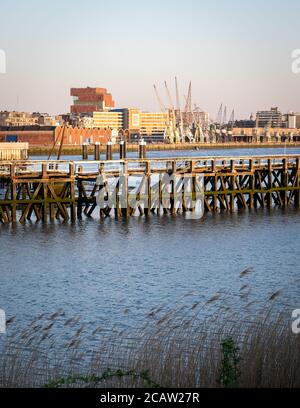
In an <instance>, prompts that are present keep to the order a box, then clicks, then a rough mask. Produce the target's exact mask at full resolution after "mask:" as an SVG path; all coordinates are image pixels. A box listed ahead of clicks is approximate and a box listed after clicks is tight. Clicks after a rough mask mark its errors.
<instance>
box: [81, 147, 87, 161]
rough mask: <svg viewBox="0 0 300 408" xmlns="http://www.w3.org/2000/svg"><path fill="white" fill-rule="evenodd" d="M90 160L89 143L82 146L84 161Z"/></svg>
mask: <svg viewBox="0 0 300 408" xmlns="http://www.w3.org/2000/svg"><path fill="white" fill-rule="evenodd" d="M87 159H88V143H83V144H82V160H87Z"/></svg>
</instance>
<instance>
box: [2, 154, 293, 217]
mask: <svg viewBox="0 0 300 408" xmlns="http://www.w3.org/2000/svg"><path fill="white" fill-rule="evenodd" d="M299 175H300V155H283V156H254V157H199V158H188V157H180V158H169V159H166V158H163V159H162V158H159V159H123V160H105V161H64V160H58V161H55V160H54V161H38V160H37V161H35V160H33V161H3V162H1V163H0V222H1V223H3V224H10V223H15V222H20V223H23V224H24V223H25V222H26V221H42V222H48V221H50V222H52V221H54V220H55V219H57V220H61V221H68V220H71V221H75V220H76V219H77V218H78V219H81V218H82V217H84V216H86V217H91V216H93V215H100V216H101V217H107V216H115V217H129V216H132V215H134V214H136V213H138V214H139V215H141V216H148V215H150V214H151V213H154V214H157V215H162V214H178V213H186V212H192V211H194V208H193V207H192V206H190V205H188V203H187V202H188V201H195V199H196V198H197V196H198V197H201V194H202V193H203V207H204V208H203V209H204V210H205V211H210V212H221V211H234V210H236V209H251V208H272V207H282V208H285V207H288V206H295V207H299V201H300V181H299V180H300V179H299ZM186 179H188V180H189V187H188V188H186V186H184V180H186ZM99 196H101V197H102V199H100V200H99ZM112 197H115V201H112V200H111V198H112Z"/></svg>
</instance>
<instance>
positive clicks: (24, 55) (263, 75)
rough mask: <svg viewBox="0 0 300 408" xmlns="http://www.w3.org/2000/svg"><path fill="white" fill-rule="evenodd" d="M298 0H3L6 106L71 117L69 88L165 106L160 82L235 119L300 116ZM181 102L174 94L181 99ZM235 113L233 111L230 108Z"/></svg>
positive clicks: (0, 38) (0, 88)
mask: <svg viewBox="0 0 300 408" xmlns="http://www.w3.org/2000/svg"><path fill="white" fill-rule="evenodd" d="M299 18H300V1H299V0H286V1H282V0H280V1H279V0H262V1H259V0H252V1H251V0H249V1H243V0H239V1H238V0H226V1H223V0H209V1H208V0H207V1H202V0H182V1H176V0H151V1H149V0H148V1H143V0H140V1H137V0H127V1H120V0H113V1H108V0H106V1H102V0H85V1H82V0H80V1H77V0H60V1H59V0H52V1H45V0H26V1H24V0H9V1H4V0H1V2H0V49H2V50H4V51H5V53H6V59H7V73H6V74H0V110H4V109H7V110H24V111H40V112H49V113H51V114H54V113H64V112H67V111H69V106H70V104H71V97H70V96H69V89H70V87H80V86H99V87H106V88H107V89H108V90H109V91H110V92H111V93H112V95H113V97H114V99H115V101H116V103H117V106H118V107H125V106H131V107H133V106H135V107H140V108H142V109H144V110H159V108H158V104H157V102H156V99H155V96H154V92H153V83H156V84H157V86H158V88H159V89H160V93H161V96H162V98H163V99H164V100H165V102H166V101H167V98H166V94H165V90H164V87H163V81H164V80H167V82H168V83H169V86H170V88H171V89H172V92H173V94H174V93H175V92H174V77H175V75H177V77H178V80H179V85H180V90H181V95H182V96H181V103H182V105H183V95H184V94H185V95H186V93H187V87H188V82H189V80H191V81H192V86H193V89H192V94H193V95H192V96H193V103H197V104H198V105H199V106H200V107H201V108H202V109H205V110H208V111H209V112H210V113H211V115H212V116H213V117H214V116H216V112H217V110H218V107H219V105H220V103H221V102H223V104H226V105H227V107H228V111H230V110H231V109H232V108H233V107H234V108H235V111H236V116H238V117H249V115H250V113H251V112H255V111H256V110H257V109H264V108H269V107H270V106H279V107H280V108H281V109H282V111H283V112H284V111H288V110H295V111H300V97H299V96H300V93H299V91H300V75H296V74H293V73H292V71H291V63H292V60H291V52H292V50H293V49H296V48H300V24H299ZM174 99H175V97H174ZM229 113H230V112H229Z"/></svg>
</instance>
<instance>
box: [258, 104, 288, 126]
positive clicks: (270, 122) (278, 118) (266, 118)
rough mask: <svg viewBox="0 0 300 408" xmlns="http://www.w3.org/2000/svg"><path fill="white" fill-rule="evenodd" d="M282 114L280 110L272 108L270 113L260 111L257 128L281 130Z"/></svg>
mask: <svg viewBox="0 0 300 408" xmlns="http://www.w3.org/2000/svg"><path fill="white" fill-rule="evenodd" d="M281 126H282V114H281V112H280V111H279V109H278V108H277V107H276V108H271V109H270V110H268V111H258V112H257V113H256V127H258V128H266V127H271V128H281Z"/></svg>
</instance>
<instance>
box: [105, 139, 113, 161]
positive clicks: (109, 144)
mask: <svg viewBox="0 0 300 408" xmlns="http://www.w3.org/2000/svg"><path fill="white" fill-rule="evenodd" d="M112 157H113V154H112V142H107V145H106V160H112Z"/></svg>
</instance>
